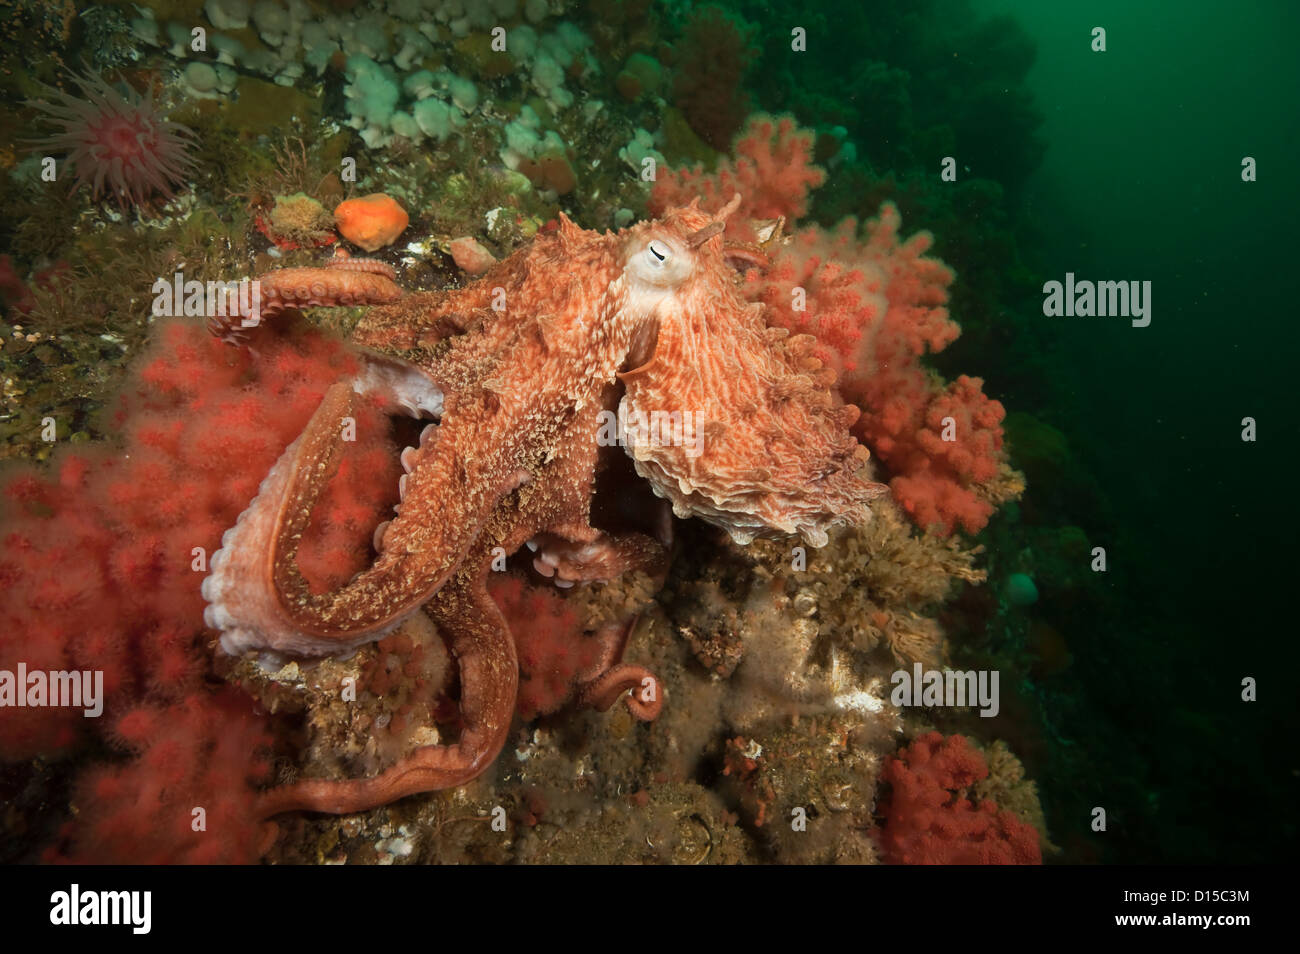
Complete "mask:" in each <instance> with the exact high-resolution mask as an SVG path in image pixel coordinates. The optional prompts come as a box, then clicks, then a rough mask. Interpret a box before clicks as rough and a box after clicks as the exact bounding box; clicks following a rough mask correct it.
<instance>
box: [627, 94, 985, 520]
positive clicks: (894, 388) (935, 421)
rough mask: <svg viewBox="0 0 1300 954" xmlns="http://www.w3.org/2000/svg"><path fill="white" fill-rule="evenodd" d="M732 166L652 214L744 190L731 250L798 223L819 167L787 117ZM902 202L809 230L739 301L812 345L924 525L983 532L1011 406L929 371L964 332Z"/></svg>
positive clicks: (758, 121) (767, 123)
mask: <svg viewBox="0 0 1300 954" xmlns="http://www.w3.org/2000/svg"><path fill="white" fill-rule="evenodd" d="M735 148H736V154H737V157H738V158H737V159H736V160H735V161H734V163H733V162H730V161H728V160H723V161H722V162H721V163H720V164H719V166H718V169H717V171H716V172H714V173H711V174H705V173H704V172H703V171H702V170H701V169H700V168H698V167H697V168H696V169H694V170H678V171H672V172H669V173H668V174H667V175H666V176H664V177H663V178H662V179H661V180H660V182H659V183H658V184H657V185H656V186H655V188H654V190H653V192H652V193H651V200H650V206H651V209H652V211H655V212H656V213H657V212H660V211H662V210H663V209H664V208H667V207H669V206H671V205H681V204H685V203H687V202H689V201H690V200H691V199H692V198H695V197H698V198H700V200H701V205H702V206H703V207H704V208H706V209H709V210H711V211H716V210H718V209H720V208H722V207H723V205H724V204H725V203H726V202H727V201H728V200H729V199H730V198H731V197H732V196H733V195H734V194H736V193H737V192H739V193H740V195H741V198H742V201H741V205H740V208H739V209H738V210H737V211H736V212H735V213H734V214H733V215H732V216H731V217H730V218H729V219H728V221H727V231H726V238H727V240H728V241H730V242H741V243H745V242H753V241H754V240H755V239H756V238H757V237H758V236H757V233H756V231H755V229H754V225H753V220H755V219H759V220H761V219H770V218H774V217H776V216H778V215H783V216H785V217H786V218H787V219H795V218H798V217H799V216H801V215H803V214H804V213H805V212H806V211H807V208H808V193H809V190H810V189H811V188H815V187H816V186H818V185H820V184H821V182H822V179H823V173H822V171H821V170H820V169H819V168H817V167H816V166H814V165H812V164H811V157H812V135H811V133H808V132H805V131H801V130H799V129H798V128H797V127H796V126H795V125H794V121H793V120H792V119H790V118H789V117H782V118H780V119H772V118H770V117H766V116H756V117H754V118H753V119H751V120H750V124H749V128H748V131H747V134H746V135H745V136H744V137H742V138H741V139H739V140H737V142H736V147H735ZM900 226H901V217H900V216H899V214H898V209H897V208H896V207H895V206H894V205H893V203H890V202H886V203H885V204H884V205H883V206H881V209H880V214H879V216H878V217H877V218H875V219H872V220H870V221H868V222H867V223H866V224H865V226H864V227H862V228H859V225H858V222H857V221H856V220H855V219H852V218H850V219H846V220H845V221H843V222H841V223H840V224H839V225H838V226H837V227H836V228H834V229H831V230H825V229H822V228H819V227H817V226H807V227H805V228H802V229H798V230H796V231H795V232H794V233H793V234H792V235H791V236H790V237H789V239H788V240H787V241H785V242H784V243H782V244H780V245H777V246H775V247H774V248H773V249H772V250H771V262H770V264H768V265H767V266H766V267H763V268H758V267H753V268H750V269H749V270H748V271H747V272H746V273H745V275H744V282H743V293H744V294H745V296H746V297H747V298H748V299H750V300H751V301H757V302H762V303H763V304H764V305H766V306H767V320H768V323H769V324H771V325H773V326H776V327H780V328H785V329H787V330H789V331H790V332H792V333H794V334H809V335H812V336H813V337H815V338H816V339H817V347H816V348H815V349H814V352H813V353H814V355H815V356H816V357H817V358H818V359H819V360H820V361H821V362H822V364H824V365H825V366H827V367H829V368H831V369H833V370H834V371H835V373H836V377H837V382H838V387H839V391H840V394H841V396H842V397H843V398H844V400H845V401H847V402H849V403H851V404H856V405H857V406H858V407H859V408H860V409H861V410H862V412H863V413H862V417H861V418H860V419H859V420H858V422H857V424H856V425H855V428H854V433H855V434H856V435H857V437H858V438H859V439H860V440H861V441H862V442H863V443H864V444H865V445H866V446H867V447H868V448H870V450H871V452H872V454H873V455H874V456H875V458H876V459H877V460H878V461H880V462H881V464H882V465H884V467H885V468H886V470H887V471H888V472H889V474H888V476H889V477H890V486H891V488H892V489H893V491H894V494H895V496H896V498H897V499H898V500H899V502H900V503H901V504H902V506H903V508H904V509H905V510H906V511H907V512H908V514H909V515H910V516H911V517H912V519H913V520H914V521H915V522H916V523H917V524H918V525H920V526H921V527H923V528H927V529H931V530H935V531H937V532H939V533H943V534H947V533H951V532H953V531H954V530H957V529H962V530H965V531H966V532H968V533H977V532H978V531H979V530H981V529H983V527H984V526H985V524H986V523H987V522H988V519H989V517H990V516H991V515H992V513H993V506H992V504H991V503H989V501H988V500H987V499H986V497H987V495H985V494H982V493H981V488H982V485H985V484H987V483H988V482H990V481H992V480H993V479H994V477H995V476H996V475H997V473H998V470H999V466H1000V463H1001V460H1002V428H1001V422H1002V417H1003V413H1004V412H1003V409H1002V405H1001V404H999V403H998V402H997V401H993V400H990V399H989V398H987V397H985V396H984V394H983V392H982V391H981V387H982V383H983V382H981V381H980V380H979V379H978V378H969V377H961V378H959V379H958V380H957V381H956V382H954V383H952V384H945V383H944V382H943V381H942V380H941V379H940V378H939V377H938V376H937V375H935V374H933V373H932V372H930V371H929V370H927V369H926V367H925V366H924V365H923V364H922V363H921V358H922V356H923V355H925V354H927V353H934V352H938V351H941V350H943V349H944V348H946V347H947V346H948V345H949V344H951V343H952V342H953V341H954V340H955V339H956V338H957V336H958V335H959V334H960V333H961V329H960V328H959V327H958V326H957V324H956V323H955V322H954V321H953V320H952V319H951V318H950V317H949V315H948V309H947V307H946V305H947V302H948V287H949V285H951V284H952V281H953V277H954V276H953V272H952V270H951V269H949V268H948V267H947V266H946V265H944V264H943V263H942V262H940V261H938V260H937V259H935V258H932V257H930V256H929V255H928V254H927V253H928V252H929V250H930V247H931V245H932V244H933V239H932V238H931V236H930V235H929V233H926V232H919V233H917V234H916V235H913V236H911V237H910V238H908V239H906V240H902V239H900V237H899V228H900Z"/></svg>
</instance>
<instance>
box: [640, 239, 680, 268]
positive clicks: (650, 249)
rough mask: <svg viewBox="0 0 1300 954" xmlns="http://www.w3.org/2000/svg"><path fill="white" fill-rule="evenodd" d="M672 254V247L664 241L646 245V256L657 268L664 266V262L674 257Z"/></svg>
mask: <svg viewBox="0 0 1300 954" xmlns="http://www.w3.org/2000/svg"><path fill="white" fill-rule="evenodd" d="M672 254H673V252H672V249H670V248H669V247H668V246H667V245H665V244H664V243H663V242H651V243H650V244H649V245H647V246H646V257H647V258H648V259H649V260H650V264H651V265H653V266H654V267H655V268H663V265H664V263H665V262H666V261H668V259H670V258H671V257H672Z"/></svg>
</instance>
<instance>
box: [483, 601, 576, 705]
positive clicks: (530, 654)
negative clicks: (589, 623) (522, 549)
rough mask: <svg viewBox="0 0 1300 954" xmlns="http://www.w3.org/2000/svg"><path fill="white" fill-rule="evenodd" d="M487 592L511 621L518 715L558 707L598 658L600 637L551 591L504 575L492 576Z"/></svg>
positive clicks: (563, 702)
mask: <svg viewBox="0 0 1300 954" xmlns="http://www.w3.org/2000/svg"><path fill="white" fill-rule="evenodd" d="M489 591H490V592H491V593H492V598H493V599H495V600H496V601H497V605H498V606H499V607H500V608H501V613H502V615H503V616H505V617H506V620H507V622H509V624H510V631H511V633H512V634H513V636H514V640H515V647H516V650H517V652H518V653H519V676H520V678H519V700H518V703H517V705H516V709H517V710H518V712H519V715H520V717H521V718H523V719H525V720H527V719H533V718H536V717H537V716H542V715H548V714H550V713H552V712H554V711H556V710H557V709H559V708H560V707H561V706H563V705H564V704H565V703H566V702H568V701H569V699H570V698H571V697H572V696H573V694H574V691H575V689H576V688H577V684H578V682H579V681H580V680H581V678H582V677H583V676H584V675H587V674H589V673H590V670H591V669H592V667H593V666H594V665H595V664H596V663H597V661H598V660H599V659H600V655H601V653H600V649H601V647H600V644H599V641H598V640H596V639H595V638H593V637H591V636H589V635H586V634H585V633H584V632H583V627H582V622H581V620H579V619H578V616H577V614H576V613H574V612H573V610H571V609H570V608H569V607H568V605H567V604H566V603H565V601H564V599H563V597H561V596H559V595H557V594H556V593H554V592H552V591H550V590H546V589H541V588H538V587H532V586H529V585H528V584H527V583H525V582H524V581H523V580H521V579H519V578H518V577H515V576H504V577H495V578H494V579H492V580H491V581H490V583H489Z"/></svg>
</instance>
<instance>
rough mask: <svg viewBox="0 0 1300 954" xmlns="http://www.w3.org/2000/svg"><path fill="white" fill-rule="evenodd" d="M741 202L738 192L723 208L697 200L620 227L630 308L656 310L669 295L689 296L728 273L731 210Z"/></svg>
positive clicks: (639, 310) (647, 311) (624, 277)
mask: <svg viewBox="0 0 1300 954" xmlns="http://www.w3.org/2000/svg"><path fill="white" fill-rule="evenodd" d="M739 204H740V196H739V195H736V196H735V198H733V199H732V201H731V202H729V203H728V204H727V206H726V207H725V208H723V209H722V210H721V211H719V212H718V213H717V214H710V213H708V212H704V211H702V210H701V209H700V208H699V202H698V200H696V201H693V202H692V203H691V204H690V205H688V206H686V207H685V208H680V209H673V210H671V211H670V212H668V213H667V214H665V215H664V216H663V217H662V218H661V219H658V220H656V221H654V222H646V223H643V224H641V225H637V226H634V227H633V228H630V229H627V230H625V231H624V232H622V233H620V238H621V239H622V250H621V264H622V268H623V286H624V291H625V293H626V294H627V304H628V306H629V307H630V309H631V310H632V311H634V312H639V313H641V314H652V313H655V312H657V311H658V310H659V308H660V306H661V305H662V304H663V303H664V302H665V300H668V299H681V298H683V297H686V298H689V297H690V296H692V295H694V294H696V293H698V292H700V291H701V288H700V286H701V285H702V284H704V285H707V284H710V283H711V282H712V280H713V279H714V278H715V277H716V276H718V275H726V274H728V271H727V268H726V262H725V259H724V258H723V255H722V248H723V245H722V232H723V228H724V226H725V223H726V219H727V216H729V215H730V214H731V213H732V212H733V211H734V210H735V209H736V207H737V206H738V205H739Z"/></svg>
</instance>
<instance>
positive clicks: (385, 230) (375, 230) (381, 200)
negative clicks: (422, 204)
mask: <svg viewBox="0 0 1300 954" xmlns="http://www.w3.org/2000/svg"><path fill="white" fill-rule="evenodd" d="M409 222H410V218H409V217H408V216H407V214H406V210H405V209H403V208H402V207H401V206H400V205H398V204H397V200H396V199H394V198H393V197H392V196H389V195H385V194H384V193H382V192H375V193H373V194H371V195H367V196H362V197H361V198H359V199H348V200H347V201H346V202H342V203H340V204H339V207H338V208H337V209H335V210H334V223H335V225H337V226H338V230H339V234H340V235H342V236H343V237H344V238H345V239H347V240H348V241H349V242H351V243H352V244H353V245H357V246H359V247H361V248H363V249H365V250H366V251H367V252H373V251H375V250H376V249H380V248H383V247H384V246H385V245H391V244H393V242H394V241H396V240H397V236H399V235H401V234H402V232H403V231H404V230H405V229H406V226H407V224H408V223H409Z"/></svg>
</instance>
